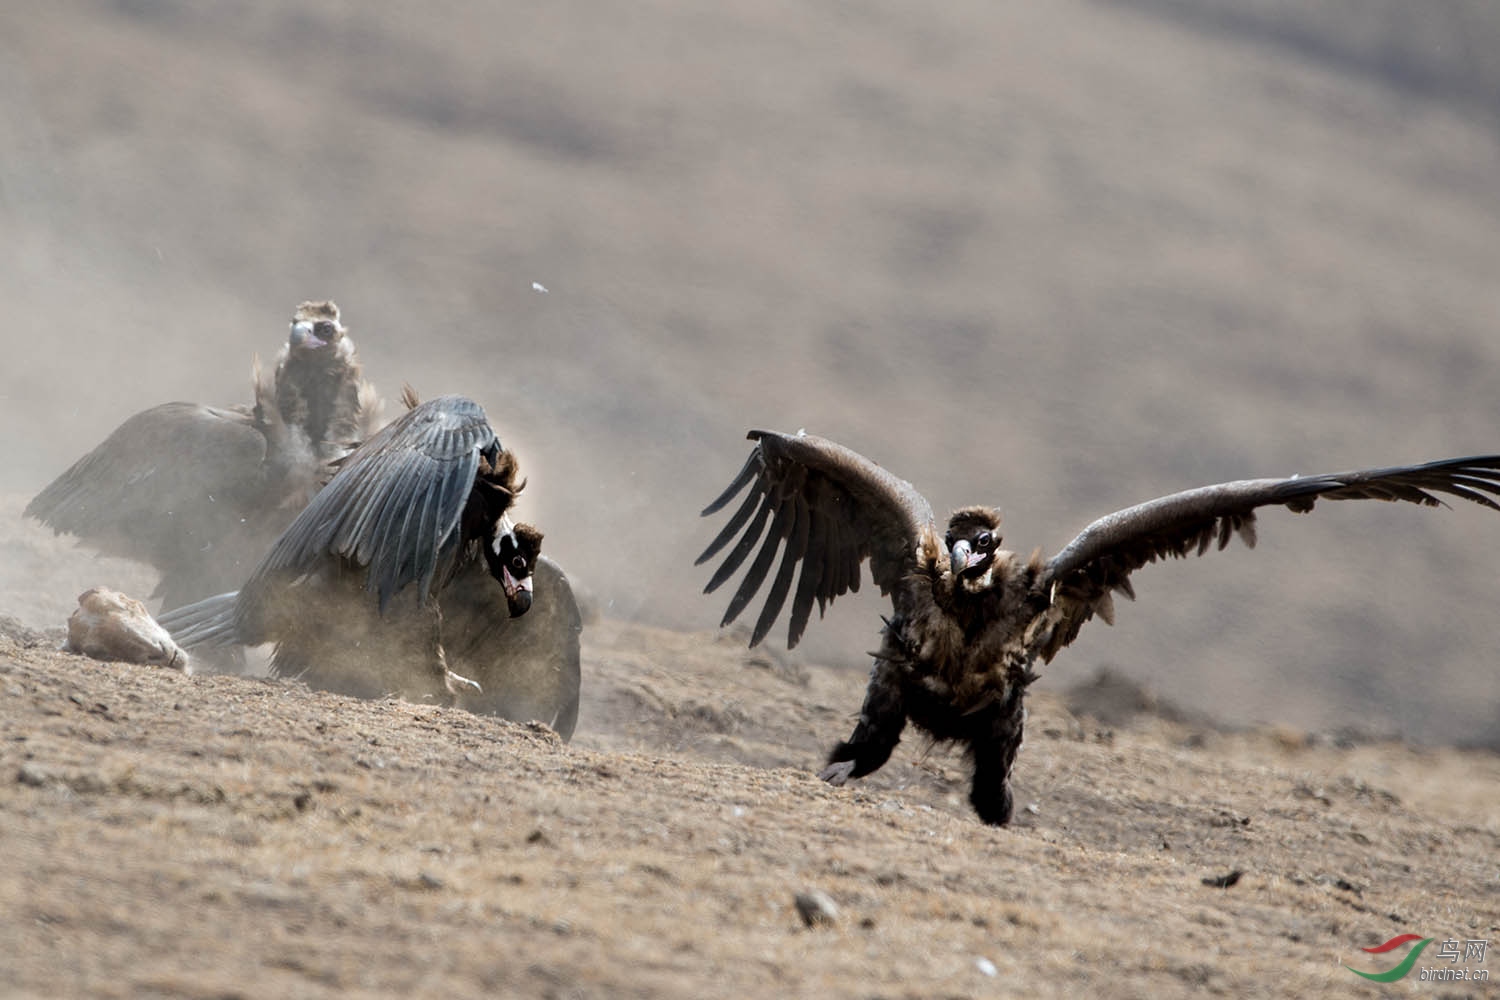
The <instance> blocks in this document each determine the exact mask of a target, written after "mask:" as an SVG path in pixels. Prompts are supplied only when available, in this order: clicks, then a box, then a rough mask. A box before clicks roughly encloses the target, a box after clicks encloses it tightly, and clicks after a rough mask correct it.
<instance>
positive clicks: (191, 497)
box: [25, 302, 380, 609]
mask: <svg viewBox="0 0 1500 1000" xmlns="http://www.w3.org/2000/svg"><path fill="white" fill-rule="evenodd" d="M254 382H255V403H254V405H253V406H236V407H222V408H221V407H214V406H204V405H200V404H198V403H164V404H162V405H160V406H156V407H153V408H151V409H149V410H145V411H143V412H141V413H137V414H136V415H135V416H133V417H131V418H130V419H128V420H126V421H125V422H124V423H123V424H121V425H120V426H119V427H118V428H117V429H116V430H115V431H114V433H112V434H110V435H109V437H108V438H106V439H105V440H104V442H103V443H101V444H100V445H99V446H98V447H96V448H95V449H94V450H93V451H91V452H89V453H88V454H87V455H85V456H83V457H82V458H81V459H79V460H78V461H77V462H75V463H74V464H73V466H72V467H71V468H69V469H68V470H67V471H66V472H64V473H63V474H62V475H60V476H58V477H57V479H56V480H54V481H53V482H52V483H51V484H50V485H48V486H47V487H46V489H44V490H42V492H41V493H39V494H37V496H36V497H35V498H34V499H33V500H32V501H31V503H30V504H28V505H27V507H26V511H25V513H26V514H27V515H28V516H30V517H34V518H36V519H37V520H39V521H41V522H42V523H43V524H46V525H48V526H49V527H51V528H52V529H53V530H54V531H56V532H58V533H59V534H61V533H67V534H71V535H76V536H78V537H79V538H80V539H82V540H83V541H84V542H86V543H88V544H89V545H91V546H93V547H94V548H96V549H98V550H99V551H100V552H103V553H106V554H108V555H116V556H125V557H127V558H131V559H138V560H140V561H142V562H146V563H149V564H150V565H151V566H153V567H155V569H156V570H157V571H158V572H159V573H160V574H161V580H160V582H159V584H158V585H157V590H156V593H155V594H154V595H153V596H155V597H159V598H161V606H162V608H164V609H170V608H175V607H180V606H181V605H183V604H187V603H188V602H190V601H196V600H199V599H200V598H203V597H206V596H208V595H210V594H217V593H219V592H221V591H224V590H228V589H230V588H231V587H234V586H236V585H237V584H239V583H240V582H241V581H242V580H244V579H245V577H247V576H248V575H249V574H250V571H251V570H252V569H254V568H255V565H256V563H257V562H259V561H260V558H261V556H263V555H265V553H266V550H267V549H268V548H270V546H271V543H272V542H273V541H275V540H276V537H277V536H278V535H280V534H281V532H282V530H283V529H285V528H286V526H287V525H289V524H290V523H291V522H292V519H293V518H294V517H296V516H297V512H298V511H300V510H301V509H302V508H303V506H304V505H305V504H306V503H307V501H308V500H309V499H310V498H311V497H312V495H313V494H314V493H315V492H316V491H317V489H318V487H319V486H321V485H322V483H323V482H324V481H326V480H327V478H328V476H329V475H331V474H332V468H331V465H330V463H332V462H333V461H335V460H337V459H339V458H341V457H342V456H344V455H346V454H348V452H349V451H350V450H351V449H352V448H353V447H354V445H355V444H357V443H358V442H359V441H360V440H361V439H363V438H364V437H366V436H368V435H369V434H370V433H372V432H373V430H374V428H375V427H376V426H378V423H377V418H378V416H379V408H380V407H379V401H378V399H377V398H376V395H375V391H374V389H373V387H371V386H370V384H369V383H368V382H366V381H364V379H363V378H362V377H361V373H360V365H359V361H358V359H357V358H356V356H355V352H354V341H353V340H351V339H350V338H349V337H348V336H347V331H346V330H345V328H344V326H343V325H342V324H341V323H340V322H339V310H338V306H336V305H334V304H333V303H332V302H304V303H302V305H300V306H298V308H297V311H296V314H295V315H294V316H293V318H292V326H291V333H290V335H289V336H288V338H287V342H286V343H285V344H284V345H283V346H282V348H281V351H280V353H279V355H278V356H277V359H276V366H275V369H274V371H273V372H272V374H271V376H270V378H269V379H268V378H266V377H264V376H263V374H262V373H261V371H260V366H259V364H258V363H257V364H256V366H255V375H254Z"/></svg>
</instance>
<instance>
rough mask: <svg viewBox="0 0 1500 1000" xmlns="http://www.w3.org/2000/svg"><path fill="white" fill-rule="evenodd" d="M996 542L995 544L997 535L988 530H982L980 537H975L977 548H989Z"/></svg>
mask: <svg viewBox="0 0 1500 1000" xmlns="http://www.w3.org/2000/svg"><path fill="white" fill-rule="evenodd" d="M994 544H995V536H994V535H992V534H990V533H989V532H988V531H981V532H980V533H979V537H978V538H976V539H974V547H975V548H980V549H987V548H989V547H990V546H991V545H994Z"/></svg>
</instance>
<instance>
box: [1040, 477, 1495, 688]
mask: <svg viewBox="0 0 1500 1000" xmlns="http://www.w3.org/2000/svg"><path fill="white" fill-rule="evenodd" d="M1436 494H1447V495H1448V496H1455V497H1461V498H1463V499H1465V500H1472V501H1473V502H1474V503H1478V504H1483V505H1484V506H1486V507H1489V508H1491V509H1493V510H1500V504H1497V503H1496V502H1495V501H1494V500H1492V499H1491V496H1500V456H1496V455H1485V456H1479V457H1475V458H1456V459H1448V460H1445V461H1441V462H1428V463H1427V464H1425V465H1402V466H1393V467H1391V468H1385V469H1364V470H1361V471H1358V472H1341V473H1333V474H1329V475H1321V476H1297V477H1293V478H1291V479H1247V480H1242V481H1239V482H1232V483H1219V484H1217V485H1215V486H1204V487H1202V488H1200V489H1196V490H1187V491H1185V492H1183V493H1173V494H1172V495H1170V496H1165V497H1160V498H1158V499H1156V500H1151V501H1148V502H1146V503H1143V504H1137V505H1136V506H1134V507H1127V508H1126V509H1124V510H1121V511H1116V512H1115V513H1113V514H1108V515H1106V516H1104V517H1101V518H1099V520H1097V521H1095V522H1094V523H1093V524H1090V525H1089V526H1088V527H1087V528H1085V529H1083V532H1082V534H1080V535H1079V536H1078V537H1077V538H1075V539H1073V541H1071V542H1069V543H1068V545H1067V547H1066V548H1064V549H1063V550H1062V551H1061V552H1059V553H1058V554H1057V555H1056V556H1054V557H1053V558H1052V560H1051V561H1050V562H1048V563H1047V565H1046V567H1045V568H1044V569H1043V574H1042V577H1041V583H1042V585H1043V587H1044V588H1045V589H1046V590H1047V591H1049V592H1050V593H1051V596H1052V600H1053V604H1054V606H1055V607H1056V608H1057V609H1058V610H1060V611H1061V619H1060V621H1059V623H1058V626H1057V627H1056V628H1054V629H1052V630H1051V634H1050V636H1049V637H1048V638H1047V640H1046V641H1045V642H1044V644H1043V646H1042V650H1041V652H1042V655H1043V656H1044V657H1045V658H1046V659H1048V660H1050V659H1051V658H1052V656H1053V655H1055V654H1056V652H1057V651H1058V650H1059V649H1061V648H1062V647H1063V646H1066V645H1067V644H1068V643H1070V642H1072V641H1073V639H1074V638H1076V637H1077V635H1078V629H1079V627H1080V626H1082V625H1083V623H1084V622H1086V621H1088V620H1089V619H1090V618H1091V617H1093V615H1094V613H1095V612H1098V613H1099V614H1100V615H1101V616H1102V617H1104V618H1105V619H1106V620H1108V619H1110V618H1111V616H1112V603H1111V601H1110V592H1111V591H1116V592H1119V593H1122V594H1124V595H1125V596H1127V597H1132V598H1133V597H1134V596H1135V594H1134V592H1133V591H1132V590H1131V586H1130V574H1131V573H1132V572H1133V571H1135V570H1137V569H1140V568H1141V567H1142V566H1144V565H1146V564H1147V563H1150V562H1155V561H1156V560H1157V559H1161V558H1164V557H1166V556H1174V557H1178V558H1181V557H1185V556H1187V555H1189V554H1190V553H1194V552H1196V553H1197V554H1198V555H1202V554H1203V553H1204V552H1206V551H1207V550H1208V548H1209V546H1210V545H1217V547H1218V548H1220V549H1222V548H1224V546H1226V545H1227V544H1229V539H1230V538H1231V537H1232V536H1233V535H1236V534H1237V535H1239V536H1240V537H1241V538H1243V539H1244V540H1245V543H1246V544H1247V545H1249V546H1252V547H1253V546H1254V545H1255V508H1257V507H1267V506H1273V505H1280V506H1284V507H1287V508H1288V509H1290V510H1293V511H1296V512H1298V513H1305V512H1307V511H1310V510H1312V509H1313V505H1314V504H1315V503H1316V502H1317V500H1318V499H1319V498H1322V499H1325V500H1392V501H1396V500H1399V501H1405V502H1407V503H1416V504H1423V505H1425V506H1429V507H1434V506H1438V505H1440V504H1442V500H1440V499H1439V498H1438V496H1437V495H1436Z"/></svg>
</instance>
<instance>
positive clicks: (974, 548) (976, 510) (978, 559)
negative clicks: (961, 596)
mask: <svg viewBox="0 0 1500 1000" xmlns="http://www.w3.org/2000/svg"><path fill="white" fill-rule="evenodd" d="M943 544H944V545H946V546H947V547H948V558H949V562H950V565H951V567H952V569H953V575H954V577H956V578H957V579H959V580H961V581H962V582H963V584H964V588H965V589H967V590H979V589H983V588H984V586H985V584H986V582H987V575H988V573H989V570H990V567H991V565H993V563H994V561H995V553H997V552H998V551H1000V512H999V511H998V510H996V509H995V508H993V507H964V508H963V509H961V510H957V511H954V513H953V516H952V517H950V518H949V519H948V534H947V535H945V536H944V537H943Z"/></svg>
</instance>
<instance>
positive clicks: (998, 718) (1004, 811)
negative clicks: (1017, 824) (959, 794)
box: [969, 684, 1026, 826]
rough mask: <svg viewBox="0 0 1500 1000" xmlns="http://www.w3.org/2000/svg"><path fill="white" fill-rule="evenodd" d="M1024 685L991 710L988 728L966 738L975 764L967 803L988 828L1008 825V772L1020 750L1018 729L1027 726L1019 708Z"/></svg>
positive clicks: (1017, 686) (1009, 792) (1022, 706)
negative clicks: (989, 826) (988, 825)
mask: <svg viewBox="0 0 1500 1000" xmlns="http://www.w3.org/2000/svg"><path fill="white" fill-rule="evenodd" d="M1025 690H1026V689H1025V687H1024V685H1019V684H1018V685H1015V686H1014V687H1012V689H1011V695H1010V697H1009V698H1007V699H1005V700H1004V701H1003V702H1001V703H1000V704H998V705H996V706H994V707H993V708H992V709H987V710H986V713H987V714H988V715H989V716H990V717H989V719H988V720H986V722H987V724H985V725H982V726H981V727H980V728H979V730H978V731H977V732H975V733H974V734H973V735H971V736H970V737H969V756H970V757H972V758H973V760H974V782H973V784H972V785H971V786H970V788H969V802H970V804H972V805H973V806H974V811H975V812H976V813H978V814H979V818H980V819H981V820H983V821H984V822H986V823H988V824H990V825H991V826H1004V825H1005V824H1007V823H1009V822H1010V816H1011V812H1012V810H1013V808H1014V800H1013V799H1012V797H1011V791H1010V771H1011V768H1012V767H1014V766H1015V763H1016V752H1017V751H1019V750H1020V749H1021V728H1022V727H1023V726H1024V725H1025V724H1026V709H1025V707H1024V705H1023V704H1022V697H1021V696H1022V693H1023V692H1024V691H1025Z"/></svg>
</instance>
